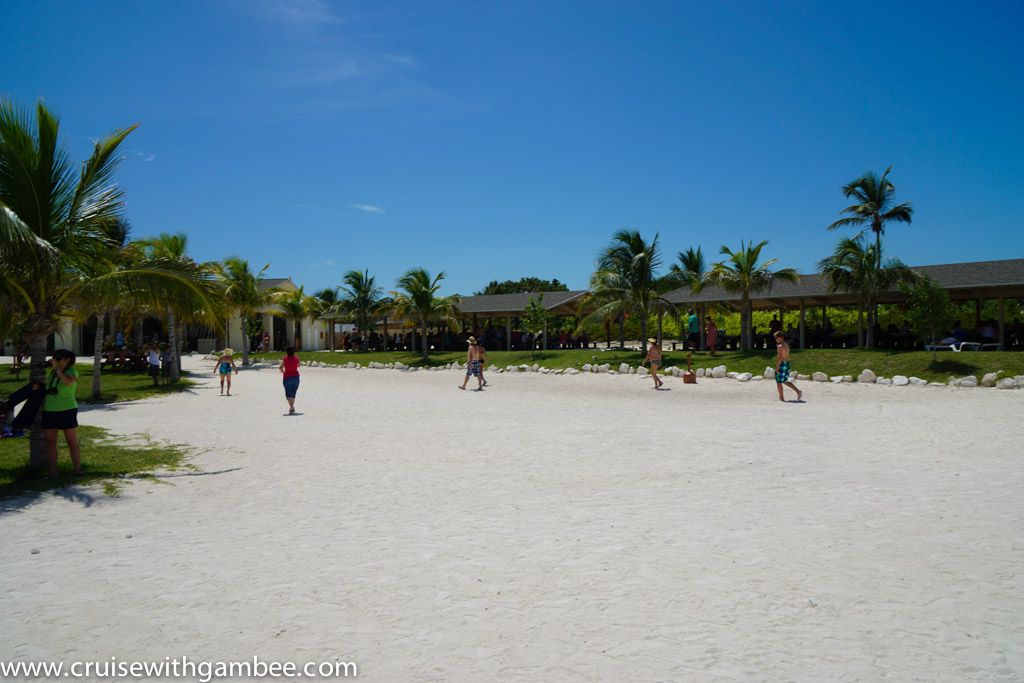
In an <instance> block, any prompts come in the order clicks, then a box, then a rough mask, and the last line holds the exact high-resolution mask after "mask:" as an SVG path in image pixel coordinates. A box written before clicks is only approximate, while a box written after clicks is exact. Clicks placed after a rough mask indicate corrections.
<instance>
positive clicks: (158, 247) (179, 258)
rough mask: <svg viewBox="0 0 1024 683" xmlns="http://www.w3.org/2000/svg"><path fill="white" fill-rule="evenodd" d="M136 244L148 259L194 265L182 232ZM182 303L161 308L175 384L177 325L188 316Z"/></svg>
mask: <svg viewBox="0 0 1024 683" xmlns="http://www.w3.org/2000/svg"><path fill="white" fill-rule="evenodd" d="M137 244H138V245H139V246H140V247H141V248H142V249H144V250H145V253H146V255H147V256H148V257H149V258H160V259H165V260H168V261H176V262H179V263H181V264H182V265H185V266H194V265H195V261H193V260H192V258H191V257H190V256H189V255H188V236H187V235H186V234H185V233H183V232H179V233H175V234H173V235H172V234H170V233H166V232H162V233H160V236H159V237H154V238H150V239H148V240H141V241H139V242H138V243H137ZM182 303H183V302H181V301H168V302H165V303H164V305H163V306H162V308H163V309H164V310H165V311H166V313H167V341H168V342H169V343H170V346H171V355H172V362H171V372H170V380H171V382H177V381H178V378H179V377H180V376H181V348H180V344H179V340H180V338H179V334H178V325H179V324H180V322H181V317H182V313H185V314H186V315H187V314H188V311H187V309H185V310H182V308H181V304H182ZM176 309H177V310H176ZM176 313H177V314H178V315H177V316H176V315H175V314H176Z"/></svg>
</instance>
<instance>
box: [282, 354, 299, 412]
mask: <svg viewBox="0 0 1024 683" xmlns="http://www.w3.org/2000/svg"><path fill="white" fill-rule="evenodd" d="M284 353H285V356H284V358H282V359H281V364H280V365H278V366H277V369H278V370H280V371H281V374H282V375H283V376H284V397H285V399H286V400H287V401H288V414H289V415H294V414H295V394H297V393H298V391H299V357H298V356H296V355H295V347H294V346H289V347H288V348H286V349H285V350H284Z"/></svg>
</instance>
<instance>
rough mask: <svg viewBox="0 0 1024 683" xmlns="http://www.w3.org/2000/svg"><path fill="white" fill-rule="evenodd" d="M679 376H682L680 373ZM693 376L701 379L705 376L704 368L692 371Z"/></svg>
mask: <svg viewBox="0 0 1024 683" xmlns="http://www.w3.org/2000/svg"><path fill="white" fill-rule="evenodd" d="M680 374H682V372H680ZM693 374H694V375H696V376H697V377H703V376H704V374H705V373H704V368H697V369H696V370H694V371H693Z"/></svg>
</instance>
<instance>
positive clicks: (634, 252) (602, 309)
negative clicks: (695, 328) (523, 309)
mask: <svg viewBox="0 0 1024 683" xmlns="http://www.w3.org/2000/svg"><path fill="white" fill-rule="evenodd" d="M660 267H661V253H660V247H659V245H658V235H657V234H655V235H654V239H653V240H651V242H650V243H649V244H648V243H647V242H646V241H644V239H643V237H642V236H641V235H640V233H639V231H637V230H620V231H619V232H617V233H615V235H614V236H613V237H612V241H611V244H609V245H608V246H607V247H606V248H605V249H604V250H603V251H602V252H601V254H600V256H599V257H598V261H597V271H596V272H595V273H594V274H593V275H592V276H591V278H590V290H591V293H590V295H588V296H587V297H586V298H585V300H584V302H583V306H587V305H594V304H596V306H597V307H596V308H595V309H594V310H593V311H591V313H590V314H589V315H586V316H584V317H583V319H582V320H581V321H580V325H585V324H587V323H590V322H593V321H595V320H603V319H607V318H609V317H617V318H618V319H619V320H620V328H619V336H620V340H619V342H620V344H622V343H624V340H623V339H621V337H622V336H623V328H622V322H621V321H623V320H624V319H625V317H626V316H628V315H636V316H638V317H639V319H640V338H641V340H642V341H641V344H642V346H643V351H644V353H646V352H647V321H648V319H649V318H650V316H651V313H652V312H654V311H664V310H674V306H672V304H671V303H669V302H668V301H667V300H666V299H665V298H664V296H663V295H664V294H665V293H667V292H668V291H669V290H670V289H672V288H673V286H674V285H673V282H672V280H671V279H667V278H659V277H658V275H657V270H658V268H660Z"/></svg>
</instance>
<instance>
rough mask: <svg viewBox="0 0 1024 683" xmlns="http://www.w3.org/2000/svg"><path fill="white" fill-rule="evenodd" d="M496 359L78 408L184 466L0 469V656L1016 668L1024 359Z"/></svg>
mask: <svg viewBox="0 0 1024 683" xmlns="http://www.w3.org/2000/svg"><path fill="white" fill-rule="evenodd" d="M189 362H190V363H192V365H193V366H194V367H198V366H197V365H195V362H194V361H191V360H190V361H189ZM490 379H491V386H490V387H489V388H488V390H487V391H485V392H483V393H476V392H470V391H467V392H461V391H458V390H457V389H456V384H457V383H459V382H460V381H461V375H460V374H459V373H457V372H418V373H399V372H395V371H388V370H380V371H371V370H362V371H351V370H348V371H346V370H337V369H308V368H303V380H302V387H301V389H300V391H299V398H298V403H297V407H298V409H299V412H300V413H301V414H300V415H297V416H294V417H286V416H284V415H283V413H284V412H285V411H286V409H287V405H286V403H285V401H284V397H283V392H282V390H281V387H280V378H279V374H278V372H277V370H276V369H274V368H269V369H268V368H266V367H264V368H261V369H258V370H245V371H243V372H242V373H241V374H240V375H239V377H238V378H237V380H236V385H235V386H236V388H235V393H236V395H235V396H233V397H230V398H221V397H219V396H218V395H217V389H216V388H215V386H214V384H213V381H214V379H213V377H212V375H202V376H201V381H202V385H201V386H200V387H198V388H197V389H196V390H195V391H194V392H191V393H189V394H182V395H178V396H173V397H168V398H162V399H154V400H148V401H144V402H140V403H136V404H131V405H118V406H114V407H111V408H107V409H99V410H90V411H83V413H82V415H81V421H82V422H83V423H84V424H91V425H99V426H103V427H106V428H109V429H112V430H115V431H116V432H118V433H123V434H138V433H147V434H149V435H151V436H152V437H154V438H156V439H162V440H168V441H173V442H178V443H184V442H187V443H189V444H191V445H192V446H194V447H195V448H196V449H197V455H196V456H195V457H194V459H193V463H194V464H195V465H196V466H198V468H199V471H196V472H177V473H173V474H170V475H169V476H166V477H163V478H162V479H161V481H160V482H152V481H146V480H139V481H135V482H133V483H130V484H128V485H127V486H126V487H125V488H124V490H123V492H122V494H121V496H120V497H119V498H108V497H106V496H104V495H103V493H102V490H100V489H99V488H90V489H86V490H65V491H63V494H64V495H46V496H43V497H41V498H38V499H35V500H33V501H31V502H25V501H6V502H5V503H4V504H3V506H2V510H3V511H2V512H0V600H2V609H0V659H5V660H22V661H24V660H63V661H67V662H70V661H74V660H104V659H108V658H109V657H111V656H116V657H117V658H118V659H120V660H162V659H163V658H164V657H168V656H170V657H180V656H182V655H186V656H188V657H189V658H190V659H193V660H196V659H209V660H233V659H251V658H252V657H253V656H254V655H258V656H259V657H260V658H261V659H263V660H282V661H296V662H305V661H307V660H309V661H319V660H334V659H340V660H343V661H354V662H356V663H357V664H358V665H359V673H360V678H361V679H363V680H371V681H425V680H437V681H499V680H522V681H527V680H529V681H540V680H543V681H560V682H565V681H713V680H771V681H781V680H796V681H826V680H894V681H909V680H943V681H965V680H985V681H991V680H1021V679H1022V678H1024V620H1022V615H1024V570H1022V567H1024V481H1022V480H1024V477H1022V471H1024V461H1022V453H1024V446H1022V444H1024V428H1022V426H1021V425H1022V422H1024V420H1022V418H1024V391H996V390H982V389H961V390H956V389H948V388H934V387H930V388H915V387H904V388H893V387H880V386H832V385H822V384H812V383H807V382H805V383H802V386H803V387H804V388H805V390H806V394H807V398H808V402H807V403H805V404H786V405H783V404H779V403H778V402H777V401H776V400H774V392H775V387H774V386H773V385H772V383H770V382H761V383H749V384H745V385H744V384H739V383H737V382H733V381H730V380H708V381H703V382H702V383H701V384H699V385H697V386H684V385H683V384H682V383H681V381H680V380H678V379H673V378H669V380H668V386H670V387H671V389H672V390H671V391H667V392H660V393H656V392H654V391H652V390H651V389H650V388H649V387H650V382H649V380H641V379H638V378H636V377H614V376H608V375H593V376H591V375H587V376H582V375H581V376H577V377H554V376H544V375H539V374H515V375H493V376H492V377H491V378H490ZM63 457H66V456H63ZM33 550H37V551H38V552H35V553H34V552H33ZM1015 676H1016V678H1015Z"/></svg>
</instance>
